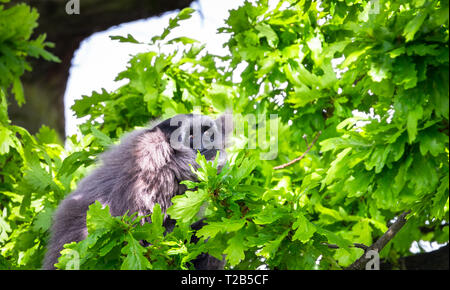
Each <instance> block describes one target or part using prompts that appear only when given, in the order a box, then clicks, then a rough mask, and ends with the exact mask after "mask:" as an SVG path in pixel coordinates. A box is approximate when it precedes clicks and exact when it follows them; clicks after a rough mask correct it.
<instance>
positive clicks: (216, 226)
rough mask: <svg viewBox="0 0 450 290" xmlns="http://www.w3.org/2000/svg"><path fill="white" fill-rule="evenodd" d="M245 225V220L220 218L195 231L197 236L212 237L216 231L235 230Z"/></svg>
mask: <svg viewBox="0 0 450 290" xmlns="http://www.w3.org/2000/svg"><path fill="white" fill-rule="evenodd" d="M244 225H245V220H228V219H225V218H222V222H208V224H207V225H205V226H203V227H202V228H201V229H200V230H198V231H197V236H199V237H204V238H205V239H206V238H209V237H210V238H214V237H215V236H216V235H217V234H218V233H220V232H223V233H226V232H230V233H231V232H236V231H238V230H240V229H241V228H242V227H243V226H244Z"/></svg>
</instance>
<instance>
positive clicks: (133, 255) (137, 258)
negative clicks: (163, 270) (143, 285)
mask: <svg viewBox="0 0 450 290" xmlns="http://www.w3.org/2000/svg"><path fill="white" fill-rule="evenodd" d="M125 242H127V245H126V246H125V247H123V248H122V251H121V252H122V254H124V255H126V257H125V259H124V260H123V263H122V265H121V266H120V269H121V270H148V269H151V268H152V265H151V264H150V262H149V260H148V259H147V258H146V257H145V256H144V254H145V253H146V252H147V250H146V248H144V247H143V246H141V245H140V244H139V241H137V240H135V239H134V238H133V236H132V235H126V236H125Z"/></svg>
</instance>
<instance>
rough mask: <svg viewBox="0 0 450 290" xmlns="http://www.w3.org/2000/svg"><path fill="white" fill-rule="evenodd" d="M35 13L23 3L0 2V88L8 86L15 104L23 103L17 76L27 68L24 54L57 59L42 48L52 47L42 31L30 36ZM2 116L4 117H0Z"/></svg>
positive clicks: (36, 16) (35, 21)
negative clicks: (35, 35)
mask: <svg viewBox="0 0 450 290" xmlns="http://www.w3.org/2000/svg"><path fill="white" fill-rule="evenodd" d="M0 2H3V3H5V2H6V3H7V2H9V0H2V1H0ZM38 17H39V14H38V13H37V11H36V9H32V8H30V7H29V6H28V5H26V4H18V5H14V6H12V7H11V8H9V9H5V8H4V6H3V5H0V75H1V78H0V89H3V90H6V89H8V88H9V87H10V86H12V92H13V94H14V96H15V98H16V100H17V102H18V104H19V105H22V104H23V103H25V98H24V94H23V88H22V83H21V82H20V76H21V75H22V74H23V73H24V72H25V71H30V70H31V66H30V64H29V63H28V62H27V61H26V57H28V56H31V57H35V58H38V57H42V58H44V59H46V60H49V61H59V59H58V58H57V57H55V56H54V55H52V54H51V53H49V52H47V51H46V50H45V48H46V47H52V46H53V45H52V44H51V43H49V42H45V34H41V35H39V36H38V37H37V38H36V39H33V40H31V39H30V38H31V34H32V33H33V30H34V28H36V26H37V19H38ZM2 120H4V119H2Z"/></svg>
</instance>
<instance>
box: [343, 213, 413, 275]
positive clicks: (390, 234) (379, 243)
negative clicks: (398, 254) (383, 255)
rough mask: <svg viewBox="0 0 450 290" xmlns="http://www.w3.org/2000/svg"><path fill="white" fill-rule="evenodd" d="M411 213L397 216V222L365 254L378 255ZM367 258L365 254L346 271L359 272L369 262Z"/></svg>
mask: <svg viewBox="0 0 450 290" xmlns="http://www.w3.org/2000/svg"><path fill="white" fill-rule="evenodd" d="M410 212H411V211H410V210H409V211H405V212H404V213H402V214H401V215H400V216H398V218H397V220H396V221H395V222H394V223H393V224H392V225H391V226H390V227H389V229H388V230H387V232H385V233H384V235H382V236H381V237H380V238H379V239H378V240H377V241H376V242H375V243H374V244H373V245H372V246H370V247H369V248H368V249H367V250H366V251H365V252H368V251H370V250H375V251H377V252H378V253H379V252H380V251H381V250H382V249H383V248H384V247H385V246H386V245H387V243H389V241H390V240H392V238H394V237H395V235H396V234H397V233H398V232H399V231H400V230H401V229H402V227H403V226H404V225H405V223H406V216H407V215H408V214H409V213H410ZM369 260H370V259H369V258H366V255H365V253H364V254H363V255H362V256H361V257H360V258H359V259H358V260H356V261H355V262H354V263H353V264H351V265H350V266H348V267H347V268H346V269H347V270H361V269H364V267H365V265H366V264H367V262H368V261H369Z"/></svg>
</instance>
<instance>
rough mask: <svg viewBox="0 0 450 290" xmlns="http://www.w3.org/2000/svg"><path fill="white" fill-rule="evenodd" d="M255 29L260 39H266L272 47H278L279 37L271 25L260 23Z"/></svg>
mask: <svg viewBox="0 0 450 290" xmlns="http://www.w3.org/2000/svg"><path fill="white" fill-rule="evenodd" d="M255 29H256V30H258V32H259V33H258V37H259V38H262V37H265V38H266V40H267V43H268V44H269V46H270V47H272V48H275V47H277V45H278V35H277V34H276V33H275V31H273V29H272V27H271V26H270V25H269V24H265V23H259V24H257V25H256V26H255Z"/></svg>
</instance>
